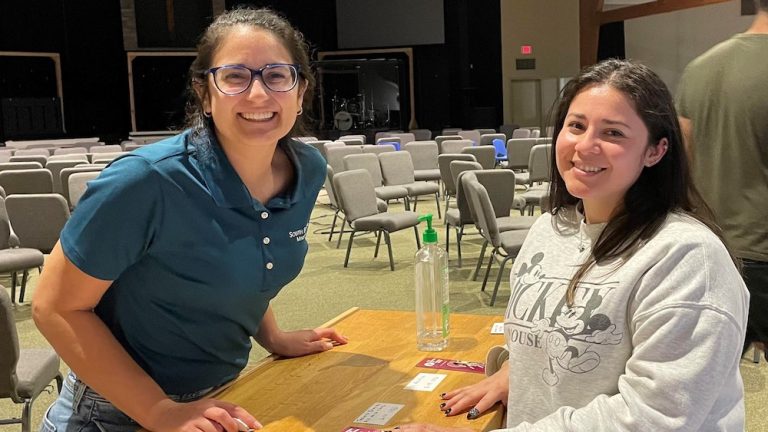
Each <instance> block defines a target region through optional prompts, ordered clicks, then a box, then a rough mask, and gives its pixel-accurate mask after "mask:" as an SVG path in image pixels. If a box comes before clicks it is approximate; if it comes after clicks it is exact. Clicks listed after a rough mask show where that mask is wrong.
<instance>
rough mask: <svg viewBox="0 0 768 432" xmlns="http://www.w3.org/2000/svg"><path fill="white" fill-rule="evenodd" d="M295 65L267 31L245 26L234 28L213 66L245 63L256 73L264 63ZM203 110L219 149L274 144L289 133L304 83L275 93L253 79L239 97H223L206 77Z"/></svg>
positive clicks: (220, 48)
mask: <svg viewBox="0 0 768 432" xmlns="http://www.w3.org/2000/svg"><path fill="white" fill-rule="evenodd" d="M273 63H287V64H291V63H294V59H293V58H292V57H291V55H290V53H289V51H288V49H286V47H285V46H284V45H283V43H282V42H281V41H280V39H278V38H277V37H275V36H274V35H273V34H272V33H270V32H269V31H266V30H263V29H260V28H257V27H248V26H237V27H234V28H232V29H231V30H230V31H228V32H227V33H226V35H225V36H224V37H223V40H222V43H221V45H220V46H219V47H218V49H217V50H216V52H215V54H214V56H213V61H212V67H218V66H224V65H243V66H247V67H249V68H251V69H260V68H262V67H264V66H265V65H267V64H273ZM207 80H208V92H207V96H206V99H205V100H204V107H205V110H206V111H209V112H210V113H211V115H212V117H213V122H214V124H215V128H216V135H217V137H218V138H219V141H220V142H221V144H222V145H223V146H225V147H226V146H232V145H274V144H275V143H277V141H278V140H279V139H280V138H282V137H284V136H285V135H287V134H288V133H289V132H290V130H291V128H292V127H293V125H294V123H295V122H296V116H297V112H298V111H299V110H300V109H301V102H302V98H303V95H304V88H305V83H304V82H303V80H300V81H299V83H298V84H297V85H296V87H294V88H293V89H292V90H290V91H287V92H274V91H271V90H269V89H267V88H266V87H265V86H264V84H263V82H262V81H261V76H259V77H257V78H256V79H255V80H254V82H253V83H252V84H251V87H250V88H249V89H248V90H246V91H244V92H243V93H240V94H237V95H225V94H223V93H221V92H220V91H219V90H218V89H217V88H216V86H215V84H214V81H213V76H212V75H210V74H209V75H208V76H207Z"/></svg>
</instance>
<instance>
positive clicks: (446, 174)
mask: <svg viewBox="0 0 768 432" xmlns="http://www.w3.org/2000/svg"><path fill="white" fill-rule="evenodd" d="M455 160H463V161H472V162H477V159H475V157H474V156H473V155H471V154H466V153H465V154H441V155H440V156H438V157H437V166H438V168H440V181H441V182H443V188H445V193H446V194H448V195H454V196H455V195H456V183H455V182H454V180H453V175H452V174H451V162H453V161H455Z"/></svg>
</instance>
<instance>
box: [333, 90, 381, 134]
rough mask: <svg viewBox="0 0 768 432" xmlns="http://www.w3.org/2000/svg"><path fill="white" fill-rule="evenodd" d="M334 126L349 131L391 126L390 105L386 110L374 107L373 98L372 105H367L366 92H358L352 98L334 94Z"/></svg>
mask: <svg viewBox="0 0 768 432" xmlns="http://www.w3.org/2000/svg"><path fill="white" fill-rule="evenodd" d="M331 103H332V104H333V127H334V128H336V129H338V130H341V131H347V130H350V129H366V128H376V127H388V126H389V107H387V109H386V112H383V110H376V109H374V104H373V98H371V104H370V107H369V106H368V105H366V101H365V94H364V93H358V94H357V95H356V96H354V97H351V98H344V97H339V96H338V95H333V97H332V98H331Z"/></svg>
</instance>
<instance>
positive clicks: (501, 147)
mask: <svg viewBox="0 0 768 432" xmlns="http://www.w3.org/2000/svg"><path fill="white" fill-rule="evenodd" d="M493 149H494V150H496V160H500V161H501V160H507V145H506V144H505V143H504V140H502V139H501V138H498V139H495V140H493Z"/></svg>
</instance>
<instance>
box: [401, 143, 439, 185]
mask: <svg viewBox="0 0 768 432" xmlns="http://www.w3.org/2000/svg"><path fill="white" fill-rule="evenodd" d="M403 150H405V151H407V152H408V153H410V154H411V160H412V161H413V178H415V179H416V181H430V180H437V181H440V168H439V167H438V166H437V156H438V154H439V151H438V148H437V143H436V142H434V141H411V142H409V143H407V144H405V146H404V147H403Z"/></svg>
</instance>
